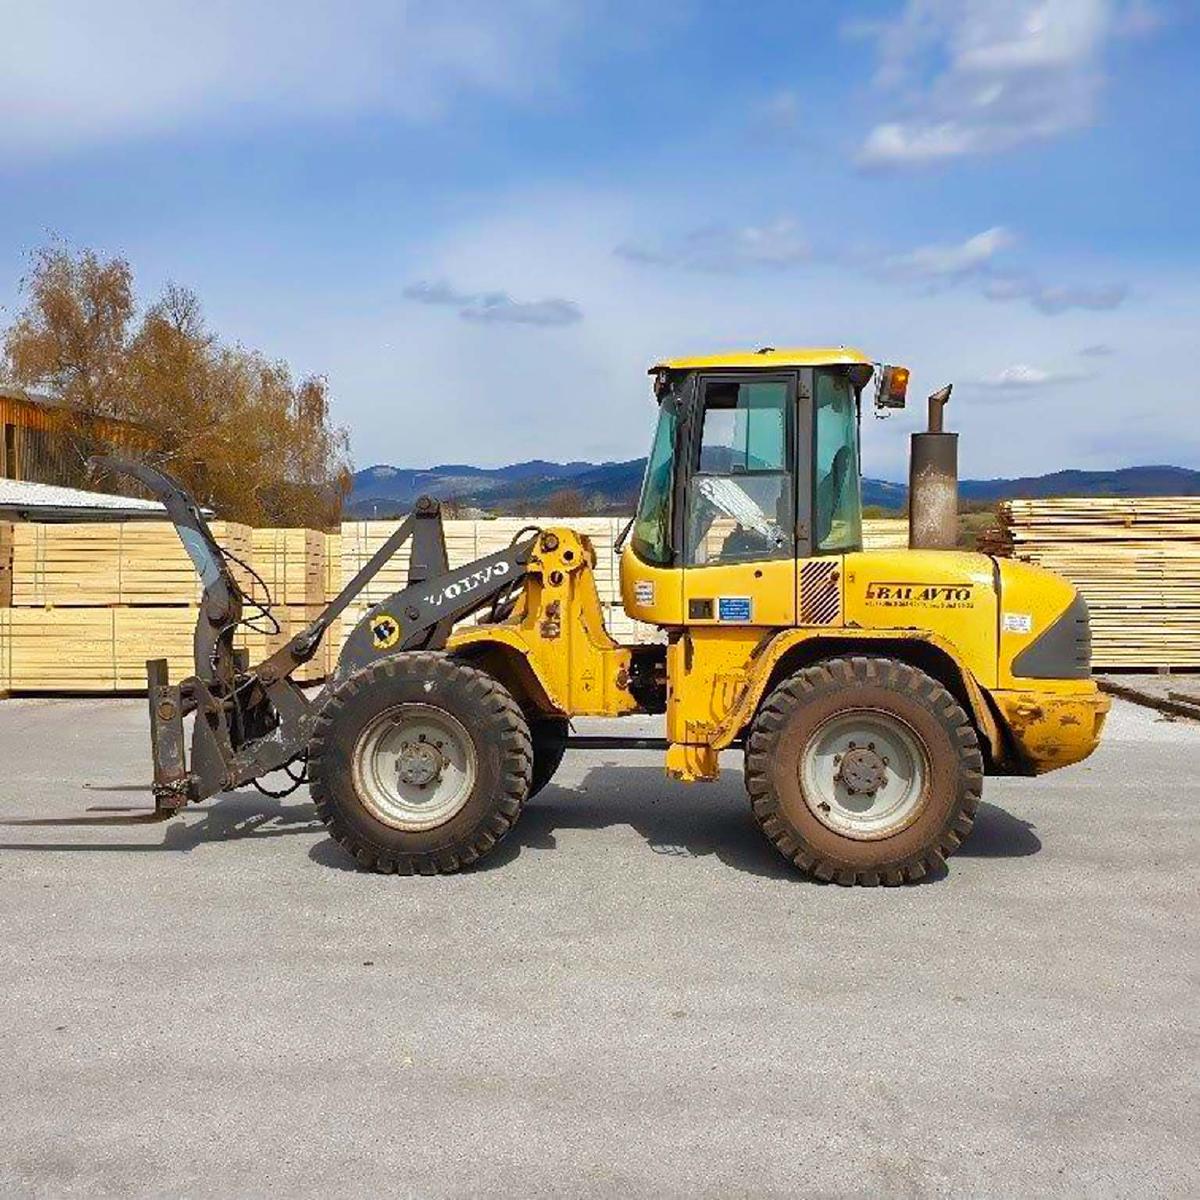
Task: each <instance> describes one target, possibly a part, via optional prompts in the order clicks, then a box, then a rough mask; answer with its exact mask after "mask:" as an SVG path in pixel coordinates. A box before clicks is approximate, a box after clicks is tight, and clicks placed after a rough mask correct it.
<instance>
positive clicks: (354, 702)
mask: <svg viewBox="0 0 1200 1200" xmlns="http://www.w3.org/2000/svg"><path fill="white" fill-rule="evenodd" d="M404 705H415V706H420V707H421V708H422V709H423V710H426V711H428V710H434V711H437V712H442V713H445V714H448V716H449V717H451V718H453V719H454V720H455V721H456V722H457V723H458V724H459V725H460V726H461V728H462V729H463V730H464V731H465V733H466V735H467V737H468V738H469V742H470V752H471V753H472V754H473V766H474V780H473V783H472V785H471V787H470V789H469V795H468V796H467V798H466V799H465V801H464V802H463V803H462V805H461V807H460V808H459V809H458V811H456V812H454V814H453V815H452V816H450V817H449V818H448V819H447V820H445V821H444V823H442V824H439V825H437V826H435V827H434V828H429V829H410V828H397V827H395V826H394V825H392V824H388V823H385V821H384V820H381V819H380V817H379V816H378V815H377V813H376V812H375V811H373V810H372V807H371V806H370V805H369V804H368V803H367V802H365V801H364V798H363V796H361V795H360V794H359V792H358V790H357V788H356V784H355V771H354V761H355V754H356V747H357V746H358V743H359V739H360V737H362V736H364V733H365V731H367V730H368V729H370V728H372V727H373V726H375V725H376V724H377V723H378V722H379V721H380V720H381V719H383V720H386V719H387V718H386V717H385V716H384V714H387V713H388V711H389V710H392V709H398V708H400V706H404ZM532 769H533V749H532V745H531V741H530V736H529V726H528V724H527V723H526V720H525V717H524V714H523V713H522V712H521V710H520V708H519V707H518V706H517V703H516V702H515V701H514V700H513V698H512V696H511V695H510V694H509V693H508V691H507V689H506V688H505V687H504V686H503V685H502V684H501V683H499V682H498V681H497V680H496V679H494V678H493V677H492V676H491V675H489V674H487V672H485V671H481V670H479V669H478V668H476V667H472V666H469V665H467V664H466V663H463V662H461V661H457V660H455V659H453V658H449V657H447V656H446V655H444V654H439V653H435V652H429V651H421V652H410V653H405V654H398V655H395V656H394V657H391V658H385V659H381V660H380V661H378V662H376V663H374V664H372V665H371V666H369V667H367V668H365V669H364V670H362V671H358V672H356V673H355V674H354V675H352V676H351V677H350V678H349V679H347V680H345V681H344V682H343V683H341V684H339V685H338V686H337V687H336V688H335V689H334V691H333V693H332V695H331V696H330V697H329V699H328V701H327V702H326V704H325V707H324V708H323V709H322V711H321V715H320V716H319V717H318V718H317V721H316V724H315V726H314V729H313V735H312V739H311V741H310V744H309V778H310V781H311V784H310V789H311V792H312V797H313V801H314V803H315V804H316V806H317V813H318V815H319V816H320V818H321V820H322V821H324V823H325V825H326V826H327V827H328V829H329V832H330V834H331V835H332V836H333V838H334V839H335V840H336V841H337V842H338V843H339V844H340V845H341V846H342V847H343V848H344V849H345V850H346V851H347V852H348V853H349V854H350V855H352V856H353V857H354V859H355V860H356V861H357V862H358V863H359V865H360V866H362V867H363V868H365V869H367V870H374V871H380V872H382V873H385V874H391V873H393V872H395V873H399V874H404V875H409V874H412V873H413V872H419V873H420V874H423V875H433V874H439V873H440V874H447V873H450V872H453V871H457V870H459V869H460V868H462V867H464V866H467V865H469V864H470V863H473V862H476V861H477V860H479V859H480V858H482V857H483V856H484V855H485V854H488V853H489V852H490V851H491V850H493V849H495V847H496V845H497V844H498V843H499V842H500V840H501V839H502V838H503V837H504V836H505V835H506V834H507V833H508V831H509V830H510V829H511V828H512V827H513V825H514V824H515V823H516V821H517V818H518V817H519V816H520V815H521V808H522V806H523V805H524V803H525V800H526V798H527V797H528V795H529V788H530V777H531V774H532Z"/></svg>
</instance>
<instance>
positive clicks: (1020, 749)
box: [450, 528, 1108, 779]
mask: <svg viewBox="0 0 1200 1200" xmlns="http://www.w3.org/2000/svg"><path fill="white" fill-rule="evenodd" d="M551 544H552V545H553V549H547V548H546V547H547V546H548V545H551ZM810 564H816V565H817V566H818V567H819V570H817V571H812V570H810V571H809V573H808V574H809V585H810V586H809V587H808V589H807V593H806V588H805V584H804V583H803V582H799V583H798V580H802V578H803V576H804V573H805V571H804V569H805V567H806V566H809V565H810ZM594 565H595V554H594V551H593V550H592V547H591V544H590V543H589V541H588V539H587V538H586V537H583V536H581V535H579V534H576V533H574V532H573V531H571V530H569V529H564V528H555V529H552V530H547V531H546V532H545V534H543V538H542V540H541V542H540V543H539V547H538V550H537V551H536V553H535V554H534V557H533V559H532V561H531V563H530V576H529V578H528V580H527V581H526V585H525V589H524V591H523V593H522V595H521V598H520V600H519V602H518V605H517V607H516V609H515V610H514V612H513V613H512V615H511V616H510V617H509V618H508V619H507V620H506V621H505V622H503V623H500V624H481V625H477V626H474V627H465V628H460V629H458V630H456V631H455V633H454V635H453V637H452V639H451V642H450V649H451V650H453V651H455V652H460V653H488V652H489V651H492V652H494V651H502V652H506V653H508V654H510V655H513V656H516V657H517V658H518V659H519V661H520V662H521V664H523V672H522V678H521V679H512V678H510V680H509V682H510V686H513V688H514V690H516V691H518V692H521V693H523V699H524V701H525V702H526V703H527V704H529V705H532V706H533V707H535V708H537V709H540V710H542V711H544V712H546V713H559V714H563V715H567V716H621V715H625V714H629V713H634V712H638V711H641V710H640V707H639V703H638V701H637V700H636V699H635V697H634V695H633V693H632V691H631V690H630V675H631V668H632V662H633V656H634V654H635V652H636V650H637V649H641V650H643V651H644V650H645V649H646V648H645V647H641V648H633V647H628V646H621V645H619V644H618V643H616V642H615V641H614V640H613V639H612V638H611V637H610V636H609V635H608V633H607V631H606V630H605V627H604V618H603V609H602V606H601V604H600V601H599V596H598V593H597V590H596V585H595V579H594V575H593V568H594ZM814 579H815V580H816V583H815V584H813V582H812V581H813V580H814ZM998 583H999V589H998V588H997V584H998ZM621 586H622V597H623V601H624V605H625V608H626V610H627V611H628V612H629V614H630V615H631V616H633V617H634V618H635V619H637V620H639V621H644V622H647V623H649V624H654V625H658V626H660V627H661V628H663V629H664V630H665V631H666V634H667V643H668V644H667V645H666V646H665V647H664V648H663V655H664V660H665V663H664V669H665V674H666V685H667V686H666V736H667V739H668V741H669V742H670V743H671V748H670V750H669V751H668V757H667V767H668V770H669V772H670V773H671V774H673V775H676V776H678V777H680V778H684V779H706V778H715V776H716V774H717V773H718V770H719V754H720V751H721V750H722V749H725V748H727V747H728V746H730V745H732V744H733V743H734V742H735V741H736V740H737V739H738V738H739V737H740V736H741V735H742V733H743V732H744V730H745V728H746V726H747V725H748V724H749V722H750V721H751V720H752V719H753V716H754V713H755V711H756V710H757V708H758V705H759V704H760V703H761V701H762V699H763V698H764V696H765V694H766V692H767V691H768V689H769V686H770V685H771V683H772V681H773V680H774V679H777V678H778V677H779V671H780V669H781V666H786V663H787V661H788V660H789V658H791V656H793V655H795V654H797V653H800V654H802V655H804V657H805V661H814V660H816V659H819V658H820V657H823V656H831V655H838V654H855V653H860V654H872V653H875V654H880V655H899V656H901V657H904V656H905V654H908V655H909V656H910V657H911V654H912V648H913V647H914V646H924V647H926V648H927V652H928V653H930V654H933V655H936V656H937V658H938V661H940V662H941V663H943V664H945V668H946V670H947V671H948V672H950V673H951V674H952V676H953V680H954V682H955V685H956V686H955V688H954V690H956V691H957V692H958V693H959V694H960V696H961V697H962V698H963V699H964V700H965V702H966V704H967V706H968V707H969V709H970V712H971V716H972V719H973V721H974V723H975V726H976V728H977V729H978V731H979V733H980V736H981V738H982V739H983V740H984V741H985V742H986V744H987V745H988V747H989V750H990V755H991V758H992V760H993V762H995V763H996V764H998V765H1003V766H1008V767H1010V768H1011V767H1015V766H1017V765H1019V766H1020V767H1021V768H1022V769H1025V770H1028V771H1031V772H1033V773H1042V772H1044V771H1048V770H1054V769H1056V768H1057V767H1060V766H1066V765H1068V764H1069V763H1073V762H1078V761H1079V760H1080V759H1082V758H1085V757H1087V755H1088V754H1090V753H1091V752H1092V750H1093V749H1094V748H1095V746H1096V744H1097V742H1098V740H1099V736H1100V730H1101V727H1102V725H1103V721H1104V716H1105V714H1106V713H1107V711H1108V699H1107V697H1105V696H1103V695H1102V694H1101V693H1100V692H1099V690H1098V689H1097V687H1096V685H1095V683H1094V682H1093V681H1092V680H1091V679H1090V678H1076V679H1068V678H1052V679H1024V678H1021V677H1020V676H1016V675H1014V674H1013V662H1014V660H1015V659H1016V658H1017V656H1018V655H1020V654H1021V652H1022V651H1023V650H1025V649H1027V648H1028V647H1029V646H1030V645H1032V643H1033V642H1034V641H1035V640H1036V638H1037V636H1038V634H1039V633H1040V632H1044V631H1045V630H1046V629H1047V628H1049V627H1050V626H1051V625H1052V624H1053V623H1054V622H1055V621H1056V620H1058V619H1059V618H1060V617H1061V616H1062V615H1063V613H1064V612H1065V611H1066V610H1068V609H1069V607H1070V606H1071V604H1072V603H1073V601H1074V600H1075V596H1076V593H1075V589H1074V588H1073V587H1072V586H1071V585H1070V584H1069V583H1067V582H1065V581H1064V580H1062V579H1059V578H1058V577H1057V576H1055V575H1053V574H1051V573H1050V572H1047V571H1043V570H1040V569H1038V568H1036V567H1031V566H1028V565H1026V564H1022V563H1014V562H1008V561H1004V560H1000V561H998V562H997V561H995V560H993V559H991V558H989V557H987V556H986V555H981V554H969V553H960V552H953V551H911V550H888V551H860V552H853V553H849V554H846V555H841V556H825V557H822V558H820V559H812V560H805V561H803V562H800V563H796V562H795V561H792V560H784V561H780V562H767V563H757V564H730V565H722V566H717V567H705V568H703V569H699V570H695V569H691V570H685V569H680V568H660V567H652V566H649V565H648V564H646V563H643V562H642V561H641V560H640V559H638V557H637V556H636V555H635V554H634V553H633V552H632V551H631V550H630V549H628V548H627V549H626V550H625V552H624V555H623V557H622V562H621ZM806 595H807V599H806ZM722 597H726V598H728V597H734V598H736V599H737V600H738V601H739V603H740V601H741V600H742V599H743V598H746V597H749V598H750V600H751V606H750V615H749V616H748V617H747V616H746V614H745V610H744V609H737V608H736V607H735V608H734V609H732V610H727V612H726V619H724V620H722V619H721V612H722V609H721V605H720V600H721V598H722ZM689 600H693V601H697V600H698V601H701V602H705V601H712V602H713V604H712V606H711V609H709V610H706V615H702V616H694V617H693V616H689V613H688V601H689ZM814 614H816V615H818V616H819V617H820V623H817V622H815V621H813V620H810V621H808V622H805V621H804V620H802V619H800V618H801V617H802V616H804V615H808V616H809V617H812V616H813V615H814ZM1006 617H1007V620H1006ZM494 669H496V670H497V672H498V673H500V674H501V675H502V677H503V676H504V675H505V672H504V670H503V668H502V667H501V666H499V665H497V666H495V668H494ZM785 673H786V672H785Z"/></svg>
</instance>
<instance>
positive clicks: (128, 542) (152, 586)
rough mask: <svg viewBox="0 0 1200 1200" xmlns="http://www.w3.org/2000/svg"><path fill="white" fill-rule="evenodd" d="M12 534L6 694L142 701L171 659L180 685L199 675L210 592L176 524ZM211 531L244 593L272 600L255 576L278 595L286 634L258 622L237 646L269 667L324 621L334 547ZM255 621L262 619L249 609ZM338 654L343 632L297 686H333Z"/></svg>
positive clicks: (272, 533) (276, 534)
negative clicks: (120, 694) (135, 694)
mask: <svg viewBox="0 0 1200 1200" xmlns="http://www.w3.org/2000/svg"><path fill="white" fill-rule="evenodd" d="M6 529H10V530H11V532H10V533H8V532H6V534H5V535H4V536H5V537H7V538H9V540H10V541H11V547H12V570H11V581H12V587H11V607H8V608H0V614H2V616H0V672H2V674H0V691H4V690H11V691H13V692H35V693H36V692H114V691H141V690H144V688H145V685H146V660H147V659H148V658H166V659H167V661H168V664H169V666H170V670H171V675H172V677H173V678H176V679H178V678H182V677H183V676H185V675H190V674H191V673H192V669H193V666H192V633H193V630H194V628H195V624H196V618H197V615H198V607H197V606H198V602H199V600H200V595H201V588H200V582H199V579H198V577H197V575H196V571H195V568H194V567H193V566H192V563H191V560H190V559H189V558H188V556H187V554H186V552H185V551H184V549H183V546H182V544H181V543H180V541H179V538H178V535H177V534H176V533H175V530H174V527H173V526H172V525H171V524H170V523H169V522H166V521H131V522H104V523H94V524H60V525H38V524H30V523H18V524H15V525H13V526H11V527H6ZM212 529H213V533H214V536H215V537H216V539H217V541H218V543H219V544H221V545H222V546H223V547H224V548H225V549H226V550H227V551H229V552H230V553H231V554H232V555H236V558H237V559H238V560H240V563H239V562H236V561H231V569H232V571H233V574H234V576H235V578H236V579H237V581H238V583H239V585H240V586H241V587H242V588H243V590H244V591H245V592H246V594H247V595H248V596H251V597H253V598H254V599H258V600H260V601H261V600H263V599H265V593H264V590H263V586H262V584H260V583H259V582H258V579H256V578H255V574H253V573H252V572H251V570H249V569H248V568H253V572H255V573H257V576H258V577H259V578H261V580H262V581H263V583H265V585H266V587H267V588H268V589H269V591H270V594H271V598H272V601H273V611H272V616H273V617H274V618H275V620H276V621H277V622H278V624H279V629H278V631H277V632H276V631H273V626H272V625H271V623H270V622H269V621H265V620H263V619H262V618H261V617H259V618H258V619H256V620H254V624H255V625H256V626H258V627H259V630H257V631H256V630H255V629H243V630H241V631H240V633H239V636H238V639H237V644H238V645H239V646H245V647H246V648H247V649H248V650H249V652H250V655H251V658H252V659H254V660H257V659H260V658H263V657H265V656H266V655H267V654H270V653H271V652H273V651H274V650H276V649H278V648H279V647H280V646H282V645H283V644H284V643H285V642H286V641H287V640H288V638H290V637H291V636H293V635H294V634H296V633H298V632H299V631H300V630H301V629H302V628H304V626H305V625H306V624H308V623H309V622H310V621H311V620H312V619H313V618H314V617H315V616H316V615H317V614H318V613H319V612H320V611H321V608H322V607H323V605H324V603H325V594H326V587H327V579H328V575H327V567H326V562H325V550H326V543H325V537H324V535H322V534H320V533H314V532H313V531H311V530H303V529H301V530H293V529H281V530H252V529H250V528H249V527H248V526H245V525H235V524H230V523H225V522H214V523H213V524H212ZM0 557H2V556H0ZM243 563H244V564H247V565H246V566H243V565H241V564H243ZM247 616H248V617H251V618H254V617H255V613H254V610H253V607H252V606H248V608H247ZM268 629H271V630H272V631H271V632H266V630H268ZM336 652H337V646H336V633H335V636H334V638H327V639H326V642H325V644H324V645H323V646H322V649H321V652H319V653H318V655H317V657H316V658H315V659H314V660H313V661H312V662H310V663H307V664H305V666H304V667H303V668H301V670H300V671H299V672H298V673H297V675H296V678H297V679H299V680H301V681H306V680H308V681H311V680H317V679H321V678H324V676H325V675H326V673H327V672H328V670H329V666H330V663H331V661H333V660H334V658H335V657H336Z"/></svg>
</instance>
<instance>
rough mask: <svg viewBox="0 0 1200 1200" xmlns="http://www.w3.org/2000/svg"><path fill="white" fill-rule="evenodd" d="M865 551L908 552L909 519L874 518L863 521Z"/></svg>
mask: <svg viewBox="0 0 1200 1200" xmlns="http://www.w3.org/2000/svg"><path fill="white" fill-rule="evenodd" d="M863 549H864V550H907V549H908V518H907V517H872V518H870V519H868V520H865V521H863Z"/></svg>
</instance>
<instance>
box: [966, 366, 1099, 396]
mask: <svg viewBox="0 0 1200 1200" xmlns="http://www.w3.org/2000/svg"><path fill="white" fill-rule="evenodd" d="M1088 378H1089V376H1088V375H1086V374H1084V373H1083V372H1081V371H1048V370H1046V369H1045V368H1043V367H1033V366H1030V365H1029V364H1028V363H1013V364H1012V366H1009V367H1003V368H1001V369H1000V370H999V371H996V372H994V373H993V374H991V375H985V376H984V377H983V378H982V379H974V380H968V381H967V382H968V384H973V385H974V386H975V387H981V388H988V389H991V390H993V391H998V392H1023V391H1035V390H1038V389H1041V388H1049V387H1056V386H1057V385H1059V384H1062V383H1080V382H1082V381H1083V380H1085V379H1088Z"/></svg>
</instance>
